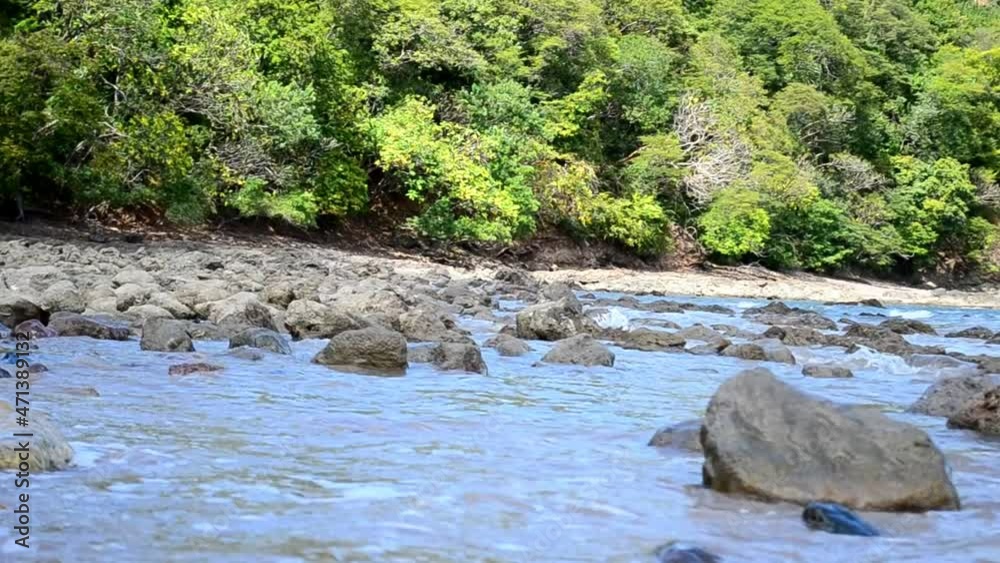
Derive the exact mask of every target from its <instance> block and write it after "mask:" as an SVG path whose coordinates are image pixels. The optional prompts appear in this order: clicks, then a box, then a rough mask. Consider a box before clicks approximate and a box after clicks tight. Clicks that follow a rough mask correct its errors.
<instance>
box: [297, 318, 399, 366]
mask: <svg viewBox="0 0 1000 563" xmlns="http://www.w3.org/2000/svg"><path fill="white" fill-rule="evenodd" d="M313 362H315V363H318V364H323V365H327V366H332V367H335V368H338V369H342V370H350V371H361V372H369V373H378V374H386V375H395V374H400V373H403V372H405V371H406V366H407V361H406V337H405V336H403V335H402V334H400V333H398V332H395V331H392V330H388V329H386V328H383V327H369V328H363V329H359V330H348V331H344V332H341V333H340V334H338V335H336V336H334V337H333V338H331V339H330V342H328V343H327V345H326V347H325V348H323V349H322V350H320V352H319V353H318V354H316V357H314V358H313Z"/></svg>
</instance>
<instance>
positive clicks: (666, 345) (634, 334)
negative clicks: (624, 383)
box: [615, 328, 686, 352]
mask: <svg viewBox="0 0 1000 563" xmlns="http://www.w3.org/2000/svg"><path fill="white" fill-rule="evenodd" d="M615 344H617V345H618V346H621V347H622V348H627V349H629V350H642V351H644V352H682V351H683V350H684V345H685V344H686V342H685V341H684V339H683V338H681V337H680V336H677V334H675V333H669V332H663V331H659V330H650V329H648V328H637V329H635V330H632V331H629V332H627V333H625V335H624V336H623V337H622V338H621V339H620V340H618V341H616V342H615Z"/></svg>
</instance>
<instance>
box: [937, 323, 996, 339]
mask: <svg viewBox="0 0 1000 563" xmlns="http://www.w3.org/2000/svg"><path fill="white" fill-rule="evenodd" d="M945 337H947V338H974V339H977V340H989V339H990V338H993V331H992V330H990V329H988V328H986V327H982V326H974V327H970V328H965V329H962V330H956V331H955V332H949V333H948V334H946V335H945Z"/></svg>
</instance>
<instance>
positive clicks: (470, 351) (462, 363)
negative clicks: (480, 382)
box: [429, 342, 489, 375]
mask: <svg viewBox="0 0 1000 563" xmlns="http://www.w3.org/2000/svg"><path fill="white" fill-rule="evenodd" d="M429 359H430V361H431V363H433V364H434V365H435V366H437V367H438V368H440V369H442V370H445V371H468V372H472V373H481V374H483V375H485V374H487V373H488V372H489V370H488V369H487V368H486V362H484V361H483V354H482V352H481V351H480V350H479V346H476V345H475V344H474V343H464V342H442V343H440V344H438V345H436V346H434V347H433V348H432V349H431V352H430V358H429Z"/></svg>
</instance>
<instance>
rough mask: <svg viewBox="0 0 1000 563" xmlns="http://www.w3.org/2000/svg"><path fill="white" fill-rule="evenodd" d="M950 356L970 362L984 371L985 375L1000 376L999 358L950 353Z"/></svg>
mask: <svg viewBox="0 0 1000 563" xmlns="http://www.w3.org/2000/svg"><path fill="white" fill-rule="evenodd" d="M948 355H949V356H951V357H953V358H957V359H959V360H961V361H963V362H970V363H973V364H976V365H978V366H979V369H981V370H983V371H984V372H985V373H998V374H1000V357H997V356H984V355H981V354H980V355H975V356H970V355H968V354H961V353H958V352H948Z"/></svg>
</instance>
